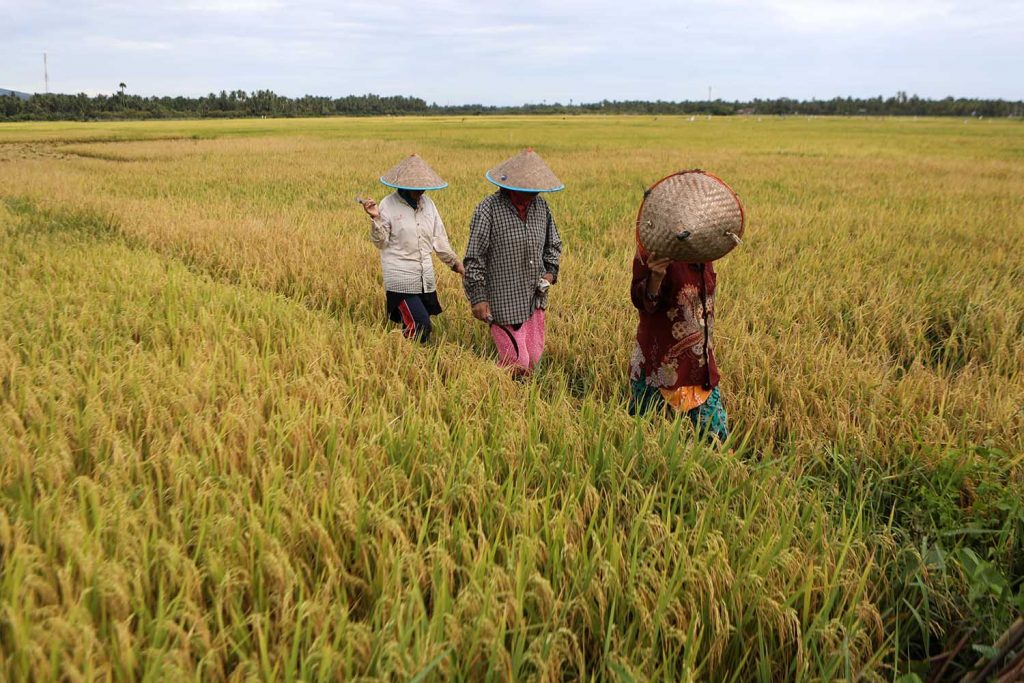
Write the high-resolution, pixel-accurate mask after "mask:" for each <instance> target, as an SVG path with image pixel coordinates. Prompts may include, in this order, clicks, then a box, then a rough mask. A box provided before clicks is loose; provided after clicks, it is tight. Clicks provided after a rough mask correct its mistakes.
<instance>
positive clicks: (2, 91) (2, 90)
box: [0, 88, 31, 100]
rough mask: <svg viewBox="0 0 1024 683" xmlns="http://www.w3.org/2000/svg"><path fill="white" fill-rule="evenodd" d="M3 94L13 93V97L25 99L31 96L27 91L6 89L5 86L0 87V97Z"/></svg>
mask: <svg viewBox="0 0 1024 683" xmlns="http://www.w3.org/2000/svg"><path fill="white" fill-rule="evenodd" d="M5 95H14V96H15V97H20V98H21V99H23V100H27V99H28V98H29V97H31V95H29V94H28V93H27V92H18V91H17V90H7V89H6V88H0V97H3V96H5Z"/></svg>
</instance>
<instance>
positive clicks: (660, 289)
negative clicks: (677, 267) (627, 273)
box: [629, 254, 670, 313]
mask: <svg viewBox="0 0 1024 683" xmlns="http://www.w3.org/2000/svg"><path fill="white" fill-rule="evenodd" d="M669 263H670V261H669V260H668V259H662V258H657V257H655V256H653V255H651V256H650V257H649V258H648V259H647V260H646V261H645V260H644V259H642V258H640V255H639V254H637V255H636V256H634V257H633V282H632V285H631V287H630V297H629V298H630V299H631V300H632V302H633V305H634V306H636V308H637V309H639V310H641V311H645V312H647V313H653V312H654V311H656V310H658V309H659V308H663V307H664V304H665V297H666V296H667V290H668V285H667V284H666V281H667V280H668V278H667V277H665V275H666V273H667V272H668V264H669Z"/></svg>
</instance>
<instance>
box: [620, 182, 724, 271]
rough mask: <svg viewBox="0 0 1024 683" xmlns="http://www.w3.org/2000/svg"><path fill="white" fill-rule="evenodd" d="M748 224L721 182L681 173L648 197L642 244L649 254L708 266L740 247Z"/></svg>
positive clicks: (639, 231)
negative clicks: (706, 263)
mask: <svg viewBox="0 0 1024 683" xmlns="http://www.w3.org/2000/svg"><path fill="white" fill-rule="evenodd" d="M743 223H744V215H743V205H742V204H740V200H739V197H738V196H737V195H736V193H735V192H733V189H732V188H731V187H729V186H728V185H726V184H725V182H724V181H722V179H721V178H719V177H717V176H715V175H712V174H710V173H705V172H704V171H702V170H700V169H694V170H690V171H679V172H678V173H673V174H672V175H670V176H666V177H664V178H662V179H661V180H659V181H658V182H656V183H655V184H654V185H652V186H651V187H650V188H649V189H648V190H647V191H646V192H645V193H644V200H643V203H641V204H640V212H639V213H638V214H637V218H636V239H637V244H638V245H639V246H640V249H641V251H642V252H643V253H644V255H650V254H655V255H657V256H659V257H662V258H669V259H671V260H673V261H682V262H684V263H704V262H707V261H714V260H715V259H720V258H722V257H723V256H725V255H726V254H728V253H729V252H730V251H732V250H733V248H735V247H736V245H738V244H739V243H740V241H741V238H742V237H743Z"/></svg>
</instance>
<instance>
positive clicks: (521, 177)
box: [486, 147, 565, 192]
mask: <svg viewBox="0 0 1024 683" xmlns="http://www.w3.org/2000/svg"><path fill="white" fill-rule="evenodd" d="M486 176H487V179H488V180H490V181H491V182H492V183H494V184H495V185H497V186H498V187H503V188H505V189H506V190H518V191H520V192H558V191H559V190H561V189H564V188H565V185H563V184H562V181H561V180H559V179H558V176H556V175H555V174H554V172H553V171H552V170H551V169H550V168H548V165H547V164H545V163H544V160H543V159H541V158H540V155H539V154H537V153H536V152H534V151H533V148H532V147H529V148H527V149H524V150H523V151H522V152H520V153H519V154H517V155H515V156H514V157H512V158H511V159H506V160H505V161H503V162H502V163H500V164H498V165H497V166H495V167H494V168H492V169H491V170H489V171H488V172H487V173H486Z"/></svg>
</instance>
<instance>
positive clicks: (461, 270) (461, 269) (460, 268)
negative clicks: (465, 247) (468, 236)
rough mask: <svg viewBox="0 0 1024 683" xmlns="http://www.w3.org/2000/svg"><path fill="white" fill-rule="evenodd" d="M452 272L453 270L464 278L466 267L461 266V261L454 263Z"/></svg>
mask: <svg viewBox="0 0 1024 683" xmlns="http://www.w3.org/2000/svg"><path fill="white" fill-rule="evenodd" d="M452 270H454V271H455V272H456V273H458V274H459V275H461V276H462V277H465V276H466V266H464V265H462V261H456V262H455V265H453V266H452Z"/></svg>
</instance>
